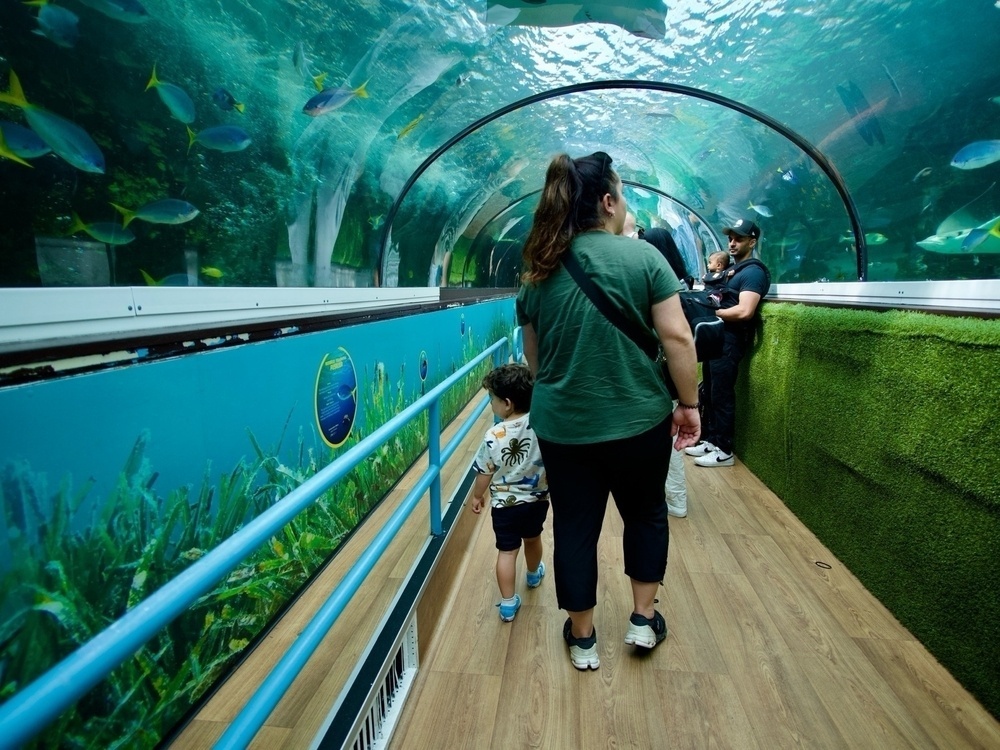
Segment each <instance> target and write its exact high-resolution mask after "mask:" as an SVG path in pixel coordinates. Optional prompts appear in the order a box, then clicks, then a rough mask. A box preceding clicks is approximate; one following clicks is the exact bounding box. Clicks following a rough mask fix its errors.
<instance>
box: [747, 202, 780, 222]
mask: <svg viewBox="0 0 1000 750" xmlns="http://www.w3.org/2000/svg"><path fill="white" fill-rule="evenodd" d="M747 208H749V209H751V210H753V211H756V212H757V213H759V214H760V215H761V216H763V217H765V218H767V219H770V218H771V217H772V216H774V214H773V213H772V212H771V209H770V208H768V207H767V206H755V205H754V204H753V203H748V204H747Z"/></svg>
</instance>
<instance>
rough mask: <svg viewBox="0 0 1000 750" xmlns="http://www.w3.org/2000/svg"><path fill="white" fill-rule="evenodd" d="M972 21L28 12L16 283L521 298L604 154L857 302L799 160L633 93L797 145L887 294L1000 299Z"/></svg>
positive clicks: (3, 126)
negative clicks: (546, 194)
mask: <svg viewBox="0 0 1000 750" xmlns="http://www.w3.org/2000/svg"><path fill="white" fill-rule="evenodd" d="M952 7H953V6H952V5H951V4H949V3H948V2H945V0H933V1H932V2H926V3H920V4H919V6H918V5H917V4H913V3H888V2H873V3H867V4H864V5H863V6H858V5H857V4H856V3H851V2H849V1H848V0H835V1H834V2H830V3H824V4H823V5H822V6H821V7H820V6H816V5H815V4H813V5H809V6H808V7H806V6H802V5H801V4H797V3H778V4H777V6H774V7H773V8H772V7H771V5H768V4H761V5H760V6H754V5H749V6H746V4H743V3H735V2H726V3H714V4H712V5H711V7H709V6H705V5H704V4H692V3H664V2H662V1H660V0H618V1H617V2H593V3H563V2H550V3H544V4H540V3H533V2H522V0H477V2H460V1H459V0H442V1H441V2H435V3H425V2H420V1H418V0H395V1H394V2H378V3H376V2H358V3H350V4H341V3H323V2H320V3H312V4H309V5H308V7H306V6H302V5H301V4H299V3H293V2H289V0H263V1H262V2H253V3H252V2H248V0H219V1H218V2H215V3H198V2H192V1H191V0H181V1H180V2H175V1H173V0H142V1H141V2H139V0H127V1H126V0H95V1H94V2H90V1H89V0H87V1H83V0H62V1H61V2H54V1H52V0H31V1H30V2H7V3H4V4H2V6H0V48H2V49H3V58H2V60H0V222H2V226H3V227H4V231H3V233H2V234H0V259H2V261H3V262H2V263H0V287H37V286H63V285H81V286H107V285H113V286H130V285H137V286H142V285H164V286H172V285H182V286H200V287H206V288H211V287H219V286H241V287H255V286H265V287H266V286H319V287H326V286H334V287H338V286H339V287H363V286H426V285H430V286H453V285H464V286H471V287H500V286H511V285H516V284H517V269H518V267H519V263H520V259H519V242H520V238H521V237H523V235H524V233H525V232H526V231H527V228H528V227H527V226H524V225H525V224H529V223H530V220H526V221H524V222H522V225H521V226H519V227H518V231H517V232H515V233H513V234H508V233H505V232H504V231H502V230H501V229H497V230H491V232H490V233H487V234H486V235H484V234H483V230H484V227H486V226H487V225H489V224H490V222H491V220H492V218H493V217H495V216H496V215H497V214H498V213H499V212H501V211H504V210H505V209H507V208H509V207H510V206H512V205H514V204H516V203H517V202H519V201H521V200H523V199H524V198H525V196H527V195H528V194H530V193H531V192H532V191H534V190H537V189H538V188H539V187H540V186H541V184H542V179H543V176H544V170H545V168H546V166H547V164H548V161H549V159H550V158H551V156H552V154H554V153H556V152H558V151H569V152H571V153H573V154H574V155H579V154H582V153H587V152H592V151H595V150H598V149H601V150H605V151H607V152H608V153H610V154H611V155H612V156H613V157H614V158H615V163H616V167H618V169H619V171H620V173H621V175H622V176H623V177H624V178H626V179H630V180H635V181H636V182H638V183H639V184H641V185H646V186H649V187H650V188H654V189H657V190H661V191H663V192H664V193H666V194H667V195H669V196H673V197H674V198H676V199H677V200H678V201H679V202H680V203H679V204H678V205H677V206H674V208H673V211H674V212H675V213H678V214H680V219H681V220H680V221H675V220H672V219H670V218H669V217H667V216H664V215H662V213H660V215H657V216H651V217H649V219H648V220H647V223H648V224H649V225H659V226H665V225H669V226H670V227H671V228H672V229H673V230H674V231H675V232H678V233H681V234H683V235H685V236H690V237H692V238H697V237H698V236H699V235H700V234H705V233H707V235H708V237H705V238H704V239H710V238H711V237H715V238H716V239H717V238H718V236H719V231H720V228H721V227H722V226H724V225H725V224H727V223H728V222H729V221H731V220H732V219H734V218H735V217H736V216H738V215H741V214H743V213H746V212H752V213H753V214H754V215H756V216H757V217H758V218H759V219H760V225H761V227H762V229H763V237H762V239H761V242H760V243H759V249H760V254H761V256H762V258H763V259H764V260H765V262H767V263H768V265H769V266H770V267H771V269H772V274H773V276H774V278H775V280H776V281H779V282H796V281H801V282H809V281H821V280H822V281H838V280H843V281H849V280H853V279H855V278H856V277H857V275H858V268H857V252H858V251H857V248H856V247H855V242H856V239H855V237H854V236H853V234H852V232H851V224H850V222H849V220H848V214H847V211H846V209H845V206H844V201H843V199H842V196H840V195H839V194H838V193H837V191H836V190H834V189H833V187H832V183H831V181H830V177H829V175H828V174H826V173H824V171H823V170H821V169H820V168H819V167H818V166H817V163H816V162H815V161H813V160H812V159H811V158H810V157H809V156H808V154H806V153H805V152H804V151H803V150H802V149H800V148H799V147H798V146H796V145H795V144H793V143H792V142H791V141H789V140H788V139H786V138H785V137H784V136H783V135H781V134H779V133H778V132H777V131H775V130H774V129H772V128H770V127H769V126H766V125H764V124H763V123H762V122H759V121H757V120H755V119H753V118H751V117H749V116H748V115H747V114H745V113H743V112H739V111H735V110H732V109H727V108H726V107H724V106H722V105H720V104H718V103H716V102H712V101H708V100H705V99H701V98H699V97H698V96H695V95H692V94H684V93H677V92H674V93H670V92H665V91H657V90H650V89H639V88H629V87H628V86H627V85H626V86H624V87H621V88H614V89H609V88H603V89H593V88H588V87H593V86H594V85H595V84H598V83H600V82H602V81H612V80H615V81H624V82H626V84H627V83H628V82H629V81H646V82H660V83H664V84H671V85H678V86H686V87H689V89H693V90H695V91H697V90H701V91H705V92H710V93H713V94H717V95H719V96H723V97H728V98H729V99H731V100H732V101H734V102H738V103H740V104H742V105H746V106H748V107H751V108H753V109H754V110H756V111H757V112H759V113H761V114H763V115H765V116H766V117H769V118H771V119H772V120H773V121H774V122H777V123H780V124H781V125H783V126H785V127H787V128H789V129H791V130H792V131H793V132H795V133H797V134H799V135H800V136H801V137H802V138H803V139H804V140H805V141H806V142H807V143H809V144H811V146H813V147H814V148H815V149H816V150H817V151H818V152H819V153H821V154H822V155H823V156H824V157H825V158H827V159H828V160H829V162H830V164H831V165H832V166H833V168H834V169H835V170H836V171H837V173H838V174H840V175H841V176H842V177H843V180H844V182H845V185H846V187H847V188H848V189H849V191H850V195H851V197H852V199H853V201H854V202H855V204H856V207H857V209H858V212H859V215H860V218H861V223H862V233H863V235H864V238H865V243H866V245H867V252H868V267H867V269H866V272H867V277H868V278H869V279H871V280H924V279H930V280H933V279H964V278H970V279H988V278H997V276H998V270H997V263H998V258H1000V251H998V250H997V248H998V247H1000V245H998V244H997V238H1000V227H998V224H1000V190H998V189H997V182H998V172H997V170H998V169H1000V166H998V164H1000V140H998V139H1000V131H998V130H997V127H996V122H997V115H998V113H1000V81H998V78H997V76H996V75H995V73H994V72H993V71H992V69H991V68H990V66H988V65H987V66H984V65H982V63H981V61H982V60H985V59H991V56H992V53H993V44H994V40H995V39H996V37H997V32H998V31H1000V9H998V8H997V7H995V5H994V4H990V3H977V4H973V5H970V6H969V7H967V8H964V9H963V12H962V13H961V14H960V15H956V14H955V13H954V12H953V10H952ZM845 50H856V51H857V52H858V53H859V54H845V52H844V51H845ZM942 50H947V54H944V55H942V54H941V51H942ZM566 86H579V87H580V89H579V90H576V91H572V92H566V93H563V94H561V95H559V96H558V97H556V98H554V99H552V100H538V101H535V102H533V103H531V104H530V105H527V106H525V107H524V108H518V109H511V110H510V111H505V112H504V113H503V114H502V116H499V117H498V118H497V119H495V120H493V121H491V122H488V123H484V124H482V125H481V127H479V128H478V129H476V130H475V131H473V132H469V133H467V134H466V135H465V137H463V138H461V139H457V140H456V137H457V136H458V135H459V134H460V133H463V131H464V130H465V129H466V128H469V127H470V126H472V124H473V123H476V122H478V121H480V120H481V119H482V118H486V117H488V116H491V115H492V114H493V113H496V112H499V111H500V110H503V109H504V108H509V107H511V106H512V105H513V104H514V103H516V102H519V101H522V100H524V99H526V98H528V97H537V96H538V95H540V94H543V93H545V92H549V91H552V90H554V89H558V88H560V87H566ZM446 146H447V148H445V147H446ZM432 155H435V156H436V158H435V160H434V161H433V162H431V163H429V164H425V162H426V161H427V160H428V158H429V157H431V156H432ZM422 165H423V166H424V171H423V172H422V173H421V174H420V176H419V178H417V179H416V180H415V181H413V182H412V184H409V187H407V185H408V183H410V181H411V179H412V178H413V177H414V175H415V172H416V170H417V169H418V168H420V167H421V166H422ZM686 213H691V214H694V217H693V218H691V217H688V216H685V215H684V214H686ZM390 216H391V221H388V219H389V217H390ZM681 224H685V225H687V226H681ZM955 232H960V233H961V232H965V233H967V234H964V235H962V236H960V237H957V239H958V240H959V241H958V242H955V241H954V240H955V239H956V236H955V235H954V233H955ZM679 244H680V243H679ZM709 244H712V243H711V242H708V243H706V242H704V241H702V242H700V243H696V242H692V243H691V245H690V247H691V248H692V249H691V250H690V251H689V252H690V253H691V255H690V258H689V259H688V264H689V266H692V265H698V264H700V263H702V262H703V257H702V256H701V255H699V254H698V253H703V252H704V251H706V250H707V248H708V245H709ZM498 258H503V260H502V261H501V262H499V263H498V262H497V259H498ZM206 293H209V292H206Z"/></svg>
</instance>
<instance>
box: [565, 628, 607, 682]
mask: <svg viewBox="0 0 1000 750" xmlns="http://www.w3.org/2000/svg"><path fill="white" fill-rule="evenodd" d="M563 638H564V639H565V640H566V645H567V646H569V660H570V661H571V662H572V663H573V666H574V667H576V668H577V669H581V670H587V669H597V668H598V667H599V666H601V660H600V659H599V658H598V656H597V628H594V632H593V633H591V634H590V637H589V638H575V637H574V636H573V621H572V620H571V619H569V618H568V617H567V618H566V624H565V625H563Z"/></svg>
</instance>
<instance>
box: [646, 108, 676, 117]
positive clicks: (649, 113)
mask: <svg viewBox="0 0 1000 750" xmlns="http://www.w3.org/2000/svg"><path fill="white" fill-rule="evenodd" d="M645 114H646V117H660V118H663V119H665V120H676V119H678V118H677V115H675V114H674V113H673V112H671V111H670V110H668V109H656V108H653V109H647V110H646V112H645Z"/></svg>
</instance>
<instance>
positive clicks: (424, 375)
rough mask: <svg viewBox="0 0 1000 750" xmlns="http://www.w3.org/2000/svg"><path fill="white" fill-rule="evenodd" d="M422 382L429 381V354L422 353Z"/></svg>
mask: <svg viewBox="0 0 1000 750" xmlns="http://www.w3.org/2000/svg"><path fill="white" fill-rule="evenodd" d="M419 372H420V382H421V383H423V382H424V381H425V380H427V352H420V368H419Z"/></svg>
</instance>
